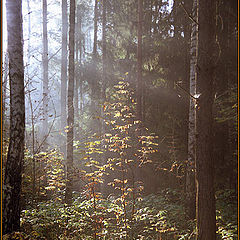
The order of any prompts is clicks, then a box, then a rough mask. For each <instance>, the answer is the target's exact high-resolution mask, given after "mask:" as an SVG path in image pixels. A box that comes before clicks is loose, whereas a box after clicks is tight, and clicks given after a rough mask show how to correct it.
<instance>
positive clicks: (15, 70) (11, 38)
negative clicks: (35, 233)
mask: <svg viewBox="0 0 240 240" xmlns="http://www.w3.org/2000/svg"><path fill="white" fill-rule="evenodd" d="M6 8H7V30H8V54H9V81H10V140H9V147H8V155H7V163H6V168H5V177H4V198H3V234H6V233H10V232H13V231H17V230H19V228H20V193H21V183H22V167H23V156H24V131H25V103H24V66H23V36H22V1H19V0H7V1H6Z"/></svg>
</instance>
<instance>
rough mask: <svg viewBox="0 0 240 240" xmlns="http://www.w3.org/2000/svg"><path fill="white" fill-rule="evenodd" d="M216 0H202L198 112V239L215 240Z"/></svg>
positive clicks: (200, 0) (200, 6)
mask: <svg viewBox="0 0 240 240" xmlns="http://www.w3.org/2000/svg"><path fill="white" fill-rule="evenodd" d="M215 4H216V3H215V1H209V0H199V21H198V23H199V36H198V63H197V66H198V69H197V93H199V94H200V96H199V98H198V100H197V113H196V119H197V121H196V131H197V137H196V184H197V202H196V204H197V208H196V209H197V211H196V214H197V239H198V240H209V239H211V240H214V239H216V209H215V192H214V161H213V145H212V142H213V141H212V140H213V138H212V136H213V131H212V124H213V116H212V106H213V81H214V67H215V66H214V65H215V63H214V61H215V60H216V58H215V55H214V48H215V46H214V45H215V28H216V27H215V25H216V22H215V8H216V5H215Z"/></svg>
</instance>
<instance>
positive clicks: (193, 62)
mask: <svg viewBox="0 0 240 240" xmlns="http://www.w3.org/2000/svg"><path fill="white" fill-rule="evenodd" d="M197 4H198V3H197V0H194V1H193V10H192V17H193V19H194V20H195V22H192V32H191V47H190V85H189V87H190V89H189V90H190V103H189V119H188V120H189V123H188V124H189V125H188V161H187V167H186V208H187V213H188V215H189V217H190V218H192V219H194V218H195V202H196V200H195V195H196V193H195V161H196V100H195V96H196V84H197V79H196V77H197V51H198V25H197V21H198V10H197Z"/></svg>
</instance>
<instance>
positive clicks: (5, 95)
mask: <svg viewBox="0 0 240 240" xmlns="http://www.w3.org/2000/svg"><path fill="white" fill-rule="evenodd" d="M8 61H9V60H8V53H7V52H6V54H5V59H4V78H3V83H2V113H3V115H2V122H3V123H4V121H5V119H4V116H5V111H6V97H7V81H8V75H9V72H8V70H9V69H8V67H9V62H8Z"/></svg>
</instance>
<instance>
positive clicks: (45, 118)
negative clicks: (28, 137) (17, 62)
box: [42, 0, 49, 150]
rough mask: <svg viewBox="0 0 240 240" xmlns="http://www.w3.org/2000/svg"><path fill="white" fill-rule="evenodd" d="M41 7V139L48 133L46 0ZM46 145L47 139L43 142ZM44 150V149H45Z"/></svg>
mask: <svg viewBox="0 0 240 240" xmlns="http://www.w3.org/2000/svg"><path fill="white" fill-rule="evenodd" d="M42 7H43V55H42V66H43V96H42V97H43V139H44V138H46V136H47V134H48V103H49V101H48V95H49V89H48V36H47V0H43V1H42ZM44 146H45V148H46V147H47V139H46V142H45V144H44ZM45 150H46V149H45Z"/></svg>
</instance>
